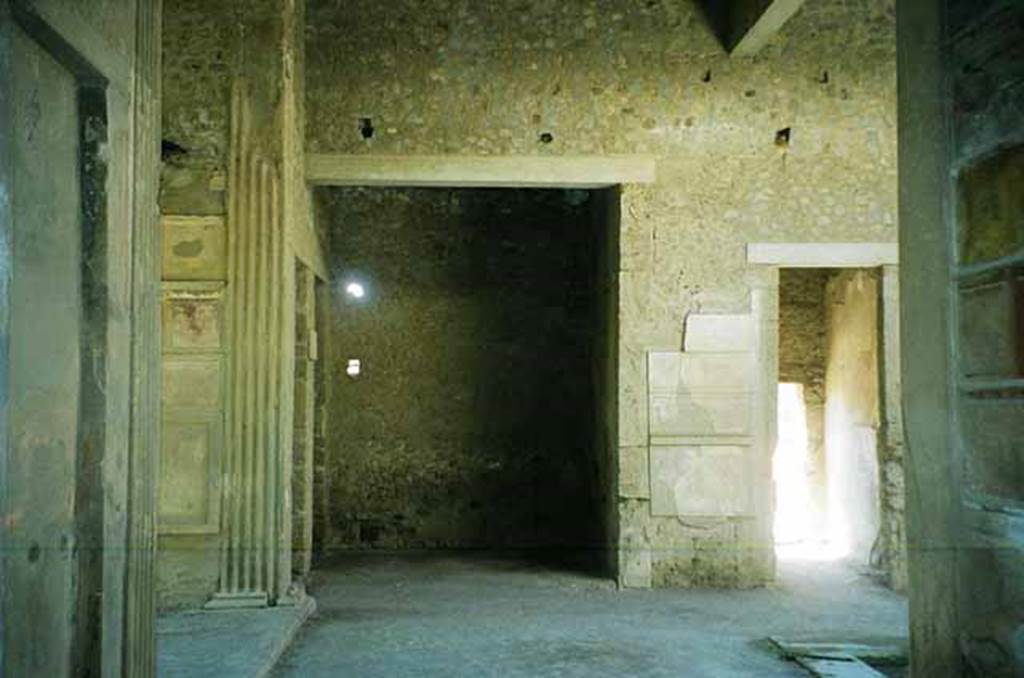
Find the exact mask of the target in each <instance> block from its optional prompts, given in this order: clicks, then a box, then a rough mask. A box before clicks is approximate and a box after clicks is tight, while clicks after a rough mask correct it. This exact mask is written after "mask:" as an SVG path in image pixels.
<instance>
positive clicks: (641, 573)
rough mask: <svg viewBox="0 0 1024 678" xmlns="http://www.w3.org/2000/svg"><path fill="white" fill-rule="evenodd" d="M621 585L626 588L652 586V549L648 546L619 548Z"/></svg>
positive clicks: (646, 587) (647, 587)
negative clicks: (647, 547)
mask: <svg viewBox="0 0 1024 678" xmlns="http://www.w3.org/2000/svg"><path fill="white" fill-rule="evenodd" d="M619 586H621V587H622V588H624V589H649V588H651V551H650V549H646V548H622V549H620V550H619Z"/></svg>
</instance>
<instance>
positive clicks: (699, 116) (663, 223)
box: [306, 0, 896, 585]
mask: <svg viewBox="0 0 1024 678" xmlns="http://www.w3.org/2000/svg"><path fill="white" fill-rule="evenodd" d="M891 7H892V6H891V3H890V2H886V1H884V0H880V1H877V2H866V3H847V2H840V1H839V0H823V1H821V2H814V3H808V4H807V5H806V6H805V8H804V9H803V10H802V11H801V12H800V13H799V14H798V15H797V16H795V17H794V18H793V20H792V21H791V22H790V23H789V24H788V25H787V27H786V28H785V29H784V30H783V31H782V33H781V34H780V35H779V37H778V39H777V41H776V42H775V44H773V45H771V46H769V47H768V48H767V49H766V50H765V51H764V52H763V53H762V54H761V55H760V56H759V57H758V58H757V59H755V60H739V59H737V60H730V59H729V58H728V57H727V56H726V54H725V53H724V52H723V50H722V49H721V47H720V46H719V43H718V42H717V40H716V38H715V37H714V35H713V33H712V31H711V30H710V28H708V26H707V25H706V23H705V21H704V18H703V15H702V13H701V10H700V8H699V6H698V3H697V2H650V3H644V4H642V5H636V6H633V5H630V6H629V7H624V6H622V4H621V3H618V2H612V1H611V0H605V1H595V2H590V3H563V2H555V1H551V2H531V3H529V4H524V5H522V6H517V7H516V8H515V9H514V10H513V9H511V8H510V7H509V6H508V5H505V4H498V3H472V2H468V1H466V0H460V1H452V2H446V3H438V4H436V5H433V6H431V7H426V6H424V5H423V4H421V3H415V2H411V1H408V2H403V1H400V2H390V3H377V4H374V5H357V4H355V3H348V2H337V1H334V0H318V1H315V2H311V3H310V5H309V8H308V28H309V30H308V40H307V58H308V63H307V76H308V78H307V85H308V91H307V106H308V114H309V118H308V119H309V124H308V125H307V128H306V132H307V148H308V150H309V151H311V152H332V153H349V154H382V155H388V154H464V155H479V154H508V155H546V154H559V155H563V154H565V155H568V154H611V153H647V154H652V155H654V156H656V158H657V162H658V182H657V183H656V184H655V185H653V186H647V187H643V188H637V187H627V188H626V189H625V190H624V191H623V210H622V240H621V258H620V262H619V268H620V270H621V285H620V314H619V316H620V317H619V320H620V331H619V335H620V337H619V339H620V341H619V350H620V360H619V366H620V369H619V405H620V417H619V424H618V431H619V446H620V454H619V456H620V466H621V467H623V468H626V467H627V466H628V467H629V468H630V469H631V470H630V475H631V476H633V477H638V478H641V479H642V478H646V477H647V471H648V469H647V468H646V465H647V452H646V447H647V445H648V429H647V422H648V414H647V411H646V393H647V385H646V373H645V369H646V368H645V364H646V359H645V351H647V350H649V349H668V350H678V348H679V346H680V342H681V336H680V334H681V328H682V323H683V318H684V317H685V315H686V314H687V313H688V312H691V311H703V312H727V313H746V312H748V311H749V310H750V294H749V287H748V281H747V277H746V267H745V263H744V244H745V243H746V242H749V241H773V240H775V241H829V240H835V241H892V240H895V238H896V216H895V212H896V200H895V191H896V184H895V171H896V159H895V150H896V145H895V144H896V138H895V63H894V57H895V36H894V22H893V17H892V15H891ZM361 119H368V120H369V124H370V125H371V126H372V128H373V134H372V136H370V137H369V138H366V137H365V136H364V132H363V131H361V129H360V127H361V125H360V121H361ZM362 127H363V129H364V130H366V123H363V125H362ZM786 128H789V141H788V144H787V143H786V142H785V141H783V140H782V139H779V143H778V144H777V143H776V138H777V132H779V131H781V130H783V129H786ZM366 131H367V132H368V130H366ZM783 136H784V135H783ZM620 477H625V476H624V475H622V474H620ZM763 482H768V480H767V479H765V480H764V481H763ZM646 494H647V493H646V492H640V491H636V488H634V489H632V490H629V491H624V490H623V489H622V488H621V487H620V498H621V501H620V504H619V513H620V515H621V516H622V521H621V523H622V526H623V527H626V526H627V525H628V527H629V528H630V529H629V533H630V535H631V537H630V540H631V541H630V545H629V547H628V548H629V549H631V550H636V551H637V553H640V554H641V555H642V557H638V558H635V559H632V560H630V561H629V564H627V565H625V567H628V568H633V569H635V570H637V571H636V572H635V573H634V574H635V575H636V576H635V577H630V578H631V579H632V580H635V581H638V582H644V581H646V582H650V581H651V580H652V579H651V572H652V568H653V569H655V570H659V571H662V572H668V571H671V576H666V577H662V578H661V580H660V581H661V583H663V584H669V583H671V584H673V585H692V584H698V583H707V582H714V581H723V582H725V581H733V580H736V578H735V577H730V578H726V579H721V580H716V579H715V578H714V577H711V578H709V577H708V571H709V570H715V569H716V568H719V569H721V568H733V569H735V568H737V567H738V568H739V569H740V570H743V568H744V567H746V566H745V565H743V564H742V563H739V561H738V560H737V557H736V551H735V549H736V548H737V547H738V546H749V544H741V542H745V541H746V540H747V539H748V536H747V535H749V534H750V531H749V530H747V529H746V528H744V527H743V525H741V524H740V523H738V522H736V521H722V522H720V523H718V524H716V525H715V526H714V527H712V528H707V529H702V528H692V527H687V526H686V525H684V524H682V523H681V522H680V521H678V520H674V519H670V518H655V517H653V516H652V515H651V510H650V500H649V498H648V497H647V496H645V495H646ZM695 553H699V554H701V556H700V557H699V558H698V557H695V556H694V554H695ZM659 561H660V562H659ZM641 570H642V571H641ZM620 574H621V573H620ZM760 576H761V575H757V576H751V577H748V576H745V575H743V576H740V577H739V580H743V581H748V582H750V581H753V580H754V579H759V578H760Z"/></svg>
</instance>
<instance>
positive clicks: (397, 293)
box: [314, 188, 618, 570]
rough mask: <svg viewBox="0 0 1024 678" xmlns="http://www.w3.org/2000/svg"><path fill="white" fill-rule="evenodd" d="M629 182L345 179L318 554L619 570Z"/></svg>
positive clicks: (336, 191)
mask: <svg viewBox="0 0 1024 678" xmlns="http://www.w3.org/2000/svg"><path fill="white" fill-rule="evenodd" d="M617 205H618V194H617V191H616V190H605V191H582V190H536V189H531V190H526V189H425V188H330V189H320V190H319V191H318V194H317V210H318V214H317V217H318V220H319V223H320V226H321V230H322V231H323V232H324V234H325V245H326V249H327V252H328V254H327V256H328V267H329V269H330V274H331V276H332V279H331V281H330V282H329V283H328V284H326V285H325V287H324V289H323V291H322V294H321V302H322V304H321V313H322V314H323V315H322V321H321V328H322V329H321V334H322V345H323V356H322V363H323V369H324V372H325V375H324V391H325V413H326V414H325V421H324V430H325V435H324V438H325V439H324V448H325V449H324V451H323V453H322V455H321V457H322V461H320V462H318V464H317V465H318V471H322V473H321V475H320V477H319V478H318V479H317V482H316V484H315V486H316V488H317V492H318V493H319V494H320V495H321V496H320V497H318V498H316V499H315V500H314V503H315V505H316V506H317V511H318V514H317V516H316V520H315V528H314V530H315V532H314V534H315V538H314V540H315V542H316V544H315V550H316V551H317V552H318V553H322V554H331V553H337V552H351V551H366V550H376V551H380V550H390V551H417V552H452V551H459V552H482V551H487V552H495V551H504V552H510V553H511V552H514V553H516V554H520V555H525V557H527V558H528V559H531V560H535V561H538V560H539V561H544V562H556V561H557V562H558V563H560V564H562V565H565V566H570V567H573V568H575V569H588V570H591V569H607V567H606V566H607V562H608V558H607V556H608V555H609V550H608V544H609V542H610V521H609V518H608V516H609V515H610V511H611V510H612V507H611V506H610V505H609V504H610V501H611V497H612V494H611V491H610V487H611V481H610V473H611V467H612V465H611V463H610V462H611V459H613V455H614V454H615V452H616V450H615V449H614V448H615V445H616V434H615V425H614V422H615V412H616V405H615V403H616V386H615V365H616V360H615V356H616V353H617V344H616V334H617V326H616V320H615V318H616V314H617V298H616V296H615V290H616V284H615V279H614V274H615V271H616V269H617V261H616V259H615V257H617V251H618V247H617V242H616V240H615V238H616V236H617V232H618V223H617V222H618V218H617Z"/></svg>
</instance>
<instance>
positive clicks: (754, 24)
mask: <svg viewBox="0 0 1024 678" xmlns="http://www.w3.org/2000/svg"><path fill="white" fill-rule="evenodd" d="M719 1H721V0H719ZM804 2H805V0H732V1H731V2H730V4H729V8H728V20H727V26H726V31H727V32H726V36H727V39H726V44H727V47H728V48H729V53H730V54H732V56H736V57H749V56H754V55H755V54H757V53H758V52H760V51H761V48H763V47H764V46H765V45H766V44H768V41H769V40H771V39H772V37H774V36H775V34H776V33H778V32H779V30H780V29H781V28H782V27H783V26H784V25H786V22H787V21H789V19H790V17H792V16H793V15H794V14H796V12H797V10H798V9H800V8H801V7H802V6H803V4H804Z"/></svg>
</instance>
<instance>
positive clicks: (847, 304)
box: [825, 271, 881, 565]
mask: <svg viewBox="0 0 1024 678" xmlns="http://www.w3.org/2000/svg"><path fill="white" fill-rule="evenodd" d="M826 310H827V317H828V321H827V322H828V324H827V327H828V350H827V368H826V376H825V401H826V404H825V441H826V446H827V448H828V464H827V474H828V497H829V502H828V506H829V528H830V532H831V533H832V534H833V535H835V536H836V537H837V538H838V539H840V540H841V541H842V542H844V543H845V544H846V545H847V546H848V547H849V549H850V556H851V558H853V559H854V560H855V561H856V562H859V563H860V564H862V565H866V564H867V563H868V562H869V560H870V556H871V550H872V547H873V546H874V544H875V540H876V539H877V537H878V529H879V525H880V524H881V520H880V507H879V470H878V467H879V460H878V448H877V446H878V427H879V408H878V281H877V277H876V275H875V273H874V272H870V271H842V272H840V273H838V274H837V275H835V276H834V277H833V278H832V279H831V280H829V283H828V290H827V305H826Z"/></svg>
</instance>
